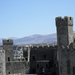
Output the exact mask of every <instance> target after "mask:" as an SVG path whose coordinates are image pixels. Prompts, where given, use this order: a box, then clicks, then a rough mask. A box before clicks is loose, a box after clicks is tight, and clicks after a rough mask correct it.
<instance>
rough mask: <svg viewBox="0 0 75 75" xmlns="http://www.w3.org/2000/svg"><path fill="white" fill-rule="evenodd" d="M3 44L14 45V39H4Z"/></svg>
mask: <svg viewBox="0 0 75 75" xmlns="http://www.w3.org/2000/svg"><path fill="white" fill-rule="evenodd" d="M3 45H13V40H12V39H8V40H6V39H3Z"/></svg>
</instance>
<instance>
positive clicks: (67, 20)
mask: <svg viewBox="0 0 75 75" xmlns="http://www.w3.org/2000/svg"><path fill="white" fill-rule="evenodd" d="M55 20H56V26H62V25H63V26H73V17H68V16H65V17H64V18H62V17H56V19H55Z"/></svg>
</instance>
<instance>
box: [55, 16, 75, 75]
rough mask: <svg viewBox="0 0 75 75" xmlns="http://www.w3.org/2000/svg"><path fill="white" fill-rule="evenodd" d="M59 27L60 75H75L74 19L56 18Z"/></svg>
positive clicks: (58, 55)
mask: <svg viewBox="0 0 75 75" xmlns="http://www.w3.org/2000/svg"><path fill="white" fill-rule="evenodd" d="M56 27H57V43H58V50H57V60H58V62H59V75H73V66H74V51H73V47H72V43H73V18H72V17H67V16H65V17H64V18H61V17H56Z"/></svg>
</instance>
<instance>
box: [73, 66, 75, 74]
mask: <svg viewBox="0 0 75 75" xmlns="http://www.w3.org/2000/svg"><path fill="white" fill-rule="evenodd" d="M73 74H75V67H74V66H73Z"/></svg>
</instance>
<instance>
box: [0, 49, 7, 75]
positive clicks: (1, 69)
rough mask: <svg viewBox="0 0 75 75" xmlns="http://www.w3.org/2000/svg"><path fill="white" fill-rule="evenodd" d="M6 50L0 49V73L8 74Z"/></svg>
mask: <svg viewBox="0 0 75 75" xmlns="http://www.w3.org/2000/svg"><path fill="white" fill-rule="evenodd" d="M5 63H6V61H5V50H0V75H6V64H5Z"/></svg>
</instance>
